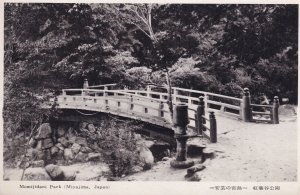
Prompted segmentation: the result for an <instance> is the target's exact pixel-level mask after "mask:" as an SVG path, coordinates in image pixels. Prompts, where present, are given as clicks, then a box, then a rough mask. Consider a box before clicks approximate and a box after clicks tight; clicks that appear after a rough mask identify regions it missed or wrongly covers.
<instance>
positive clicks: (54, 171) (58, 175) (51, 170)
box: [45, 164, 64, 181]
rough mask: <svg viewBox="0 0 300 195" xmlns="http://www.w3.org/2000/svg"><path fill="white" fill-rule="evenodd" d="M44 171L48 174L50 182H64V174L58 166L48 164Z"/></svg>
mask: <svg viewBox="0 0 300 195" xmlns="http://www.w3.org/2000/svg"><path fill="white" fill-rule="evenodd" d="M45 170H46V172H47V173H48V174H49V176H50V177H51V179H52V180H54V181H63V180H64V172H63V171H62V169H61V168H60V167H59V166H57V165H53V164H50V165H47V166H46V167H45Z"/></svg>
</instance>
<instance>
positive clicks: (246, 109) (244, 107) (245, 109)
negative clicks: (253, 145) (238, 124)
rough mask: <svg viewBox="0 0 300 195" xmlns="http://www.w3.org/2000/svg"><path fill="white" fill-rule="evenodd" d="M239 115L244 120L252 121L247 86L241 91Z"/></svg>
mask: <svg viewBox="0 0 300 195" xmlns="http://www.w3.org/2000/svg"><path fill="white" fill-rule="evenodd" d="M241 117H242V120H243V121H244V122H250V121H252V111H251V100H250V92H249V89H248V88H245V89H244V92H243V102H242V104H241Z"/></svg>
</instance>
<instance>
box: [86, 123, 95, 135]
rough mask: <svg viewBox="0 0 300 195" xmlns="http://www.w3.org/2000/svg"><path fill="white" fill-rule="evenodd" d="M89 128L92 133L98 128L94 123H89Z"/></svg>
mask: <svg viewBox="0 0 300 195" xmlns="http://www.w3.org/2000/svg"><path fill="white" fill-rule="evenodd" d="M87 129H88V130H89V131H90V132H91V133H94V132H95V131H96V128H95V126H94V125H93V124H89V125H88V126H87Z"/></svg>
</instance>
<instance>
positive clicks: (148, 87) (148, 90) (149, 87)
mask: <svg viewBox="0 0 300 195" xmlns="http://www.w3.org/2000/svg"><path fill="white" fill-rule="evenodd" d="M150 92H151V86H150V85H147V97H150Z"/></svg>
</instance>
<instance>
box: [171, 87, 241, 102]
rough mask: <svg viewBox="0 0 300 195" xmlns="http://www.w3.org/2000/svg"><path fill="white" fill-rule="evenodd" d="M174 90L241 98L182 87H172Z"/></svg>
mask: <svg viewBox="0 0 300 195" xmlns="http://www.w3.org/2000/svg"><path fill="white" fill-rule="evenodd" d="M172 89H174V90H179V91H185V92H192V93H202V94H204V95H211V96H216V97H221V98H227V99H230V100H236V101H240V102H241V101H242V99H241V98H236V97H231V96H227V95H221V94H216V93H211V92H206V91H198V90H194V89H184V88H179V87H172Z"/></svg>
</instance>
